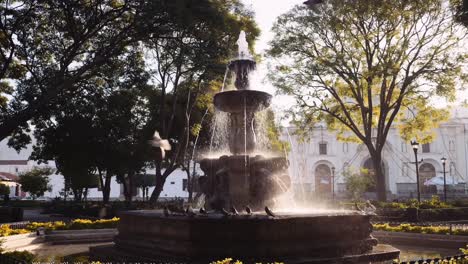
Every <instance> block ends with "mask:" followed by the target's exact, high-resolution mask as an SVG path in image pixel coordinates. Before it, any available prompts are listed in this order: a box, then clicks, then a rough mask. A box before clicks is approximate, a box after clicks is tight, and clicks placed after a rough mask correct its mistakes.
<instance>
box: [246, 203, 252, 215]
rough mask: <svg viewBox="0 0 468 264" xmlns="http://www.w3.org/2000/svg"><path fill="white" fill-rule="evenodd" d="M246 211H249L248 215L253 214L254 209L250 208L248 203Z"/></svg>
mask: <svg viewBox="0 0 468 264" xmlns="http://www.w3.org/2000/svg"><path fill="white" fill-rule="evenodd" d="M245 211H246V212H247V214H248V215H251V214H252V209H250V207H249V206H248V205H247V206H246V207H245Z"/></svg>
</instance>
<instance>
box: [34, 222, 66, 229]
mask: <svg viewBox="0 0 468 264" xmlns="http://www.w3.org/2000/svg"><path fill="white" fill-rule="evenodd" d="M40 227H42V228H44V229H45V230H65V229H67V225H66V224H65V223H64V222H62V221H55V222H45V223H40V222H32V223H29V224H28V225H27V226H26V229H28V230H31V231H36V230H37V229H38V228H40Z"/></svg>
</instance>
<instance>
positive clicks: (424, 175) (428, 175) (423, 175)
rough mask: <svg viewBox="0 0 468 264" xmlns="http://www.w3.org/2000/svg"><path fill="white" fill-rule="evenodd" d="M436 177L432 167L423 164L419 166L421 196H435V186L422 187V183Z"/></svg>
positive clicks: (428, 164)
mask: <svg viewBox="0 0 468 264" xmlns="http://www.w3.org/2000/svg"><path fill="white" fill-rule="evenodd" d="M435 176H436V170H435V168H434V165H432V164H430V163H424V164H422V165H421V166H419V186H420V190H421V193H422V194H437V187H436V186H435V185H424V183H425V182H426V181H428V180H430V179H432V178H434V177H435Z"/></svg>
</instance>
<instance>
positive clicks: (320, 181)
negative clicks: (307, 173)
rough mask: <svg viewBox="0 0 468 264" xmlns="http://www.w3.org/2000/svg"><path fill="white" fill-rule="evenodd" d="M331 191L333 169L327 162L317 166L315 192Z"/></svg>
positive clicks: (326, 192)
mask: <svg viewBox="0 0 468 264" xmlns="http://www.w3.org/2000/svg"><path fill="white" fill-rule="evenodd" d="M331 191H332V178H331V169H330V167H329V166H328V165H326V164H320V165H318V166H317V167H316V168H315V192H316V193H318V194H328V193H331Z"/></svg>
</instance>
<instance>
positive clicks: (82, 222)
mask: <svg viewBox="0 0 468 264" xmlns="http://www.w3.org/2000/svg"><path fill="white" fill-rule="evenodd" d="M118 222H119V218H118V217H114V218H112V219H100V220H95V221H92V220H88V219H75V220H73V221H72V222H70V223H69V224H68V225H67V229H102V228H116V227H117V224H118Z"/></svg>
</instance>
